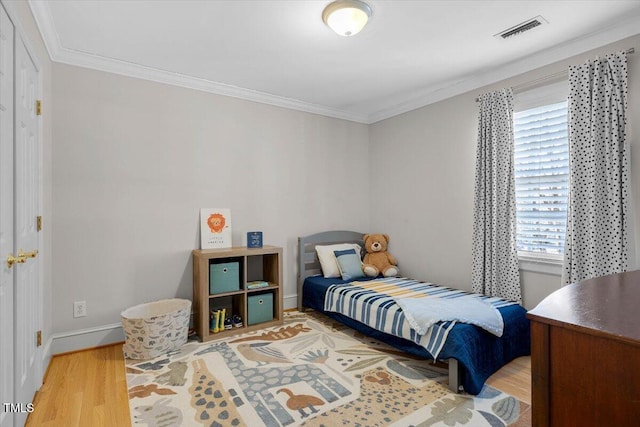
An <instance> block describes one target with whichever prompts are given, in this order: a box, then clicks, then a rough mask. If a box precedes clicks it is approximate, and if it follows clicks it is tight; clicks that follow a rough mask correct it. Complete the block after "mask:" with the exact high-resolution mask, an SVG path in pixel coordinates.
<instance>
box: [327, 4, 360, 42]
mask: <svg viewBox="0 0 640 427" xmlns="http://www.w3.org/2000/svg"><path fill="white" fill-rule="evenodd" d="M370 17H371V8H370V7H369V5H368V4H366V3H364V2H362V1H360V0H337V1H334V2H333V3H329V4H328V5H327V7H325V8H324V10H323V11H322V20H323V21H324V23H325V24H327V26H328V27H329V28H331V29H332V30H333V31H335V32H336V33H337V34H338V35H341V36H344V37H349V36H353V35H356V34H358V33H359V32H360V30H362V29H363V28H364V26H365V25H367V21H368V20H369V18H370Z"/></svg>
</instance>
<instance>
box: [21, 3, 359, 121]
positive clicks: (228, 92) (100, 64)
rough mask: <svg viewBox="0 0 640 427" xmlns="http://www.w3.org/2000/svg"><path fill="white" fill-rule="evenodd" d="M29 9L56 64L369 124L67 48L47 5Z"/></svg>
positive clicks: (340, 113) (318, 108) (33, 5)
mask: <svg viewBox="0 0 640 427" xmlns="http://www.w3.org/2000/svg"><path fill="white" fill-rule="evenodd" d="M29 6H30V8H31V12H32V14H33V16H34V19H35V21H36V24H37V26H38V28H39V29H40V34H41V35H42V38H43V39H44V43H45V46H46V47H47V51H48V52H49V56H50V58H51V60H52V61H54V62H59V63H63V64H69V65H75V66H79V67H84V68H90V69H94V70H98V71H105V72H109V73H114V74H120V75H123V76H127V77H134V78H139V79H144V80H150V81H154V82H157V83H164V84H168V85H174V86H180V87H184V88H188V89H195V90H199V91H204V92H209V93H214V94H216V95H223V96H230V97H233V98H239V99H243V100H248V101H254V102H258V103H261V104H268V105H273V106H276V107H282V108H287V109H291V110H297V111H302V112H306V113H313V114H319V115H322V116H328V117H333V118H337V119H343V120H348V121H352V122H356V123H364V124H367V121H368V116H367V115H363V114H358V113H353V112H350V111H343V110H339V109H336V108H331V107H327V106H324V105H317V104H312V103H309V102H304V101H300V100H297V99H292V98H287V97H283V96H278V95H273V94H269V93H265V92H260V91H256V90H252V89H246V88H242V87H238V86H233V85H228V84H224V83H220V82H215V81H211V80H206V79H201V78H197V77H192V76H187V75H184V74H180V73H175V72H171V71H166V70H160V69H156V68H151V67H146V66H143V65H140V64H136V63H132V62H126V61H121V60H117V59H114V58H108V57H104V56H100V55H94V54H90V53H87V52H81V51H76V50H73V49H67V48H65V47H63V46H62V44H61V43H60V37H59V35H58V33H57V31H56V30H55V25H54V24H53V16H52V15H51V9H50V8H49V5H48V2H47V1H43V0H29Z"/></svg>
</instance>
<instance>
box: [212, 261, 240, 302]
mask: <svg viewBox="0 0 640 427" xmlns="http://www.w3.org/2000/svg"><path fill="white" fill-rule="evenodd" d="M238 290H240V264H239V263H237V262H224V263H221V264H211V265H209V294H211V295H213V294H220V293H223V292H233V291H238Z"/></svg>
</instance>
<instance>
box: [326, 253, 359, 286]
mask: <svg viewBox="0 0 640 427" xmlns="http://www.w3.org/2000/svg"><path fill="white" fill-rule="evenodd" d="M333 253H334V254H335V256H336V260H337V261H338V269H339V270H340V276H342V280H354V279H358V278H360V277H364V272H363V271H362V261H360V256H359V255H358V254H357V253H356V251H355V249H346V250H344V251H333Z"/></svg>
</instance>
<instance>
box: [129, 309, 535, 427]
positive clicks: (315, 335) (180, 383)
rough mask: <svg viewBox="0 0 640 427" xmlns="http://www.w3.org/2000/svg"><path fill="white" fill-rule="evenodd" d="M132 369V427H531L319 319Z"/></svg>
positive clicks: (494, 401)
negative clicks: (345, 426)
mask: <svg viewBox="0 0 640 427" xmlns="http://www.w3.org/2000/svg"><path fill="white" fill-rule="evenodd" d="M125 365H126V371H127V387H128V391H129V406H130V411H131V423H132V425H133V426H158V427H168V426H251V427H257V426H274V427H275V426H336V425H347V426H398V427H399V426H403V427H405V426H420V427H426V426H463V425H464V426H473V427H476V426H477V427H480V426H524V425H528V422H527V420H525V418H527V419H528V416H521V415H522V414H523V413H525V412H527V411H528V409H529V406H528V405H526V404H525V403H523V402H521V401H519V400H517V399H516V398H514V397H513V396H510V395H508V394H506V393H503V392H501V391H499V390H497V389H495V388H492V387H489V386H487V385H485V387H484V389H483V390H482V391H481V392H480V393H479V394H478V395H476V396H473V395H467V394H455V393H453V392H451V391H450V390H449V389H448V388H447V381H448V376H447V371H446V368H442V367H439V366H436V365H434V364H432V363H431V362H430V361H428V360H423V359H416V358H413V357H410V356H408V355H407V354H405V353H402V352H400V351H397V350H395V349H394V348H392V347H389V346H387V345H385V344H383V343H381V342H379V341H376V340H374V339H371V338H369V337H366V336H363V335H362V334H360V333H358V332H356V331H355V330H353V329H350V328H347V327H345V326H342V325H340V324H339V323H336V322H335V321H333V320H331V319H329V318H328V317H326V316H324V315H322V314H319V313H316V312H306V313H299V312H288V313H285V316H284V324H283V325H282V326H281V327H276V328H268V329H263V330H260V331H257V332H255V331H254V332H250V333H245V334H243V335H237V336H234V337H232V338H228V337H227V338H225V339H221V340H217V341H211V342H208V343H200V342H194V341H190V342H188V343H187V344H185V345H184V346H182V347H181V348H180V349H178V350H174V351H170V352H168V353H166V354H164V355H161V356H159V357H157V358H155V359H151V360H145V361H140V360H130V359H126V360H125ZM527 415H528V414H527Z"/></svg>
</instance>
